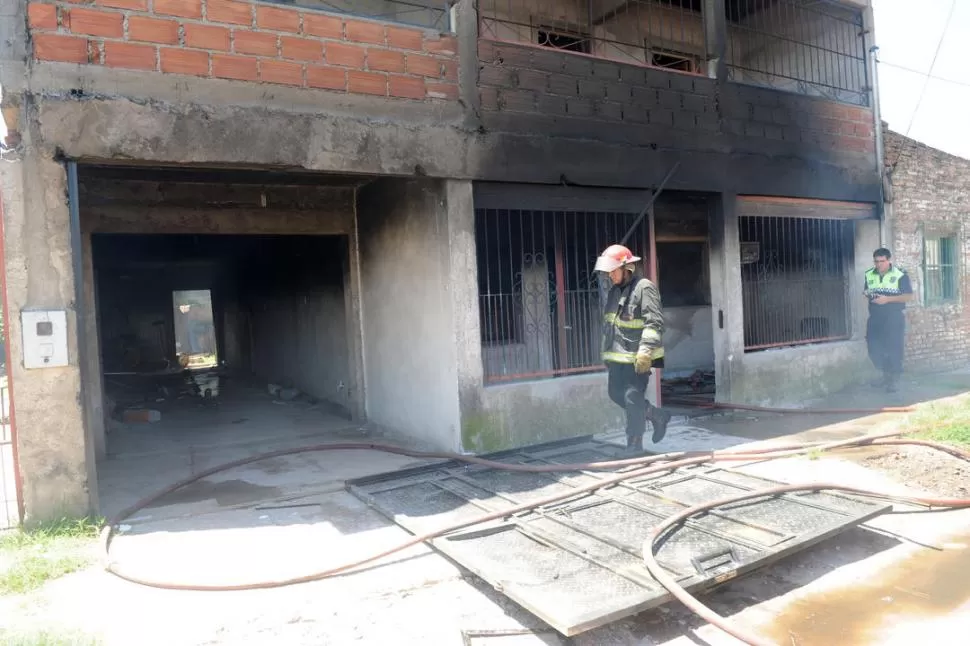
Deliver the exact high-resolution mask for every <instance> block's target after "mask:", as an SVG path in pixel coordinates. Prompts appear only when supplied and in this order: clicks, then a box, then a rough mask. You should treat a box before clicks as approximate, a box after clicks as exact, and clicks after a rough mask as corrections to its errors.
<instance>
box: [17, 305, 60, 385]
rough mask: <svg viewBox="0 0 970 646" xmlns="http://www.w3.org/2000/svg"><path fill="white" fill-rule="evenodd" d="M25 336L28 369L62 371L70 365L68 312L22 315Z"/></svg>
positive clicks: (25, 363) (30, 312)
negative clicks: (61, 368)
mask: <svg viewBox="0 0 970 646" xmlns="http://www.w3.org/2000/svg"><path fill="white" fill-rule="evenodd" d="M20 321H21V323H22V325H23V337H24V368H27V369H28V370H29V369H31V368H58V367H63V366H66V365H68V363H67V311H66V310H34V311H23V312H21V313H20Z"/></svg>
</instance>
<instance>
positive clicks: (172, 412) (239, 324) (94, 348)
mask: <svg viewBox="0 0 970 646" xmlns="http://www.w3.org/2000/svg"><path fill="white" fill-rule="evenodd" d="M79 179H80V182H79V184H80V219H81V229H82V238H83V240H84V245H85V249H84V252H85V253H84V255H85V257H86V258H85V265H86V271H85V272H84V279H85V292H86V296H87V300H88V302H89V303H91V304H92V306H91V308H90V309H91V310H93V316H90V317H88V318H87V320H86V334H87V338H88V340H89V341H90V343H88V344H87V346H86V347H87V348H88V350H89V352H90V354H91V355H92V356H91V360H90V361H89V363H88V375H89V379H88V383H89V384H91V385H92V387H91V388H90V389H89V390H88V391H87V393H86V397H88V398H89V403H92V402H94V403H97V402H98V401H100V403H101V404H102V406H101V407H102V411H101V414H100V415H95V416H92V417H96V418H98V419H95V423H94V424H92V426H93V427H94V429H93V433H92V434H91V435H92V436H95V437H94V438H93V439H94V441H96V442H97V440H98V438H97V437H96V435H97V433H98V431H99V430H100V429H98V428H97V427H98V423H99V422H100V423H102V424H103V436H102V437H101V442H102V446H103V450H102V451H101V455H100V456H99V457H100V460H99V465H98V479H99V488H100V494H101V507H102V510H104V511H109V512H110V511H111V510H115V509H117V508H119V507H120V506H123V505H125V504H130V502H131V500H132V499H133V498H135V497H137V496H139V495H144V494H145V493H146V492H147V491H150V490H152V489H155V488H157V487H158V486H161V485H164V484H166V483H168V482H171V481H172V480H174V479H177V478H179V477H184V476H185V475H188V474H190V473H193V472H196V471H197V470H198V469H199V468H203V467H202V465H207V466H211V465H213V464H218V463H222V462H226V461H230V460H233V459H237V458H238V457H241V456H243V455H251V454H252V453H257V452H262V451H268V450H277V449H282V448H290V447H295V446H302V445H306V444H312V443H318V442H320V441H326V438H327V436H330V437H334V436H345V435H346V434H347V433H352V432H356V430H357V429H359V428H360V424H361V421H362V419H361V417H362V415H361V413H362V401H361V400H362V392H361V390H362V389H361V388H360V386H359V384H360V373H361V368H360V351H359V348H360V337H359V334H360V324H359V319H358V317H359V313H358V312H359V308H357V307H355V306H354V303H355V300H356V299H357V298H359V297H358V295H357V293H356V289H355V287H354V285H355V276H356V269H355V262H354V259H353V257H352V249H353V248H354V245H355V238H354V237H353V236H354V231H353V226H352V223H353V213H354V197H355V190H356V185H355V184H353V183H351V184H349V185H343V184H341V183H340V182H341V180H340V179H339V178H324V179H320V178H310V179H306V178H301V177H283V178H280V177H273V178H270V177H269V176H268V175H266V174H259V173H252V172H245V173H230V172H216V171H206V172H199V171H194V172H177V173H176V172H173V171H171V169H166V170H164V171H155V173H153V172H152V171H149V170H142V169H88V172H87V173H85V168H84V167H81V168H80V169H79ZM342 181H350V182H353V181H354V180H353V179H350V180H348V179H346V178H344V179H343V180H342ZM308 184H309V185H308ZM92 328H93V329H92ZM98 386H100V388H98ZM95 398H97V399H95ZM89 419H90V418H89Z"/></svg>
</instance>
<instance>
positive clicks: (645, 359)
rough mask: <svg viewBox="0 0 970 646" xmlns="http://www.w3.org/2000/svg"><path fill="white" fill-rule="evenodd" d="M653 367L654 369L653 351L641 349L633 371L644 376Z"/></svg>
mask: <svg viewBox="0 0 970 646" xmlns="http://www.w3.org/2000/svg"><path fill="white" fill-rule="evenodd" d="M651 367H653V351H652V350H647V349H645V348H640V351H639V352H638V353H637V359H636V361H635V362H634V364H633V369H634V370H636V373H637V374H638V375H642V374H644V373H645V372H649V371H650V368H651Z"/></svg>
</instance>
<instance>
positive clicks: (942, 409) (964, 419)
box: [907, 397, 970, 447]
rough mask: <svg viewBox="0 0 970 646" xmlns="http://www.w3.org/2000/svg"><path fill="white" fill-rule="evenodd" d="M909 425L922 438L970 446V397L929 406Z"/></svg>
mask: <svg viewBox="0 0 970 646" xmlns="http://www.w3.org/2000/svg"><path fill="white" fill-rule="evenodd" d="M907 426H908V427H909V429H910V433H912V435H913V436H915V437H918V438H920V439H923V440H933V441H934V442H944V443H946V444H953V445H956V446H961V447H970V397H961V398H960V399H959V400H957V401H955V402H945V403H939V404H932V405H930V406H927V407H926V408H923V409H921V410H920V411H919V412H918V413H915V414H914V415H913V417H912V418H911V420H910V422H909V424H908V425H907Z"/></svg>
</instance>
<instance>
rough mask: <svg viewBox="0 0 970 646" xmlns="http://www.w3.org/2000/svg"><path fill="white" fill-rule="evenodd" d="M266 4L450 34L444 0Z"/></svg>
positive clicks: (447, 6) (285, 1)
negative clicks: (317, 10) (375, 20)
mask: <svg viewBox="0 0 970 646" xmlns="http://www.w3.org/2000/svg"><path fill="white" fill-rule="evenodd" d="M260 1H261V2H265V3H268V4H281V5H286V6H290V7H303V8H306V9H319V10H320V11H328V12H330V13H337V14H345V15H347V16H357V17H360V18H374V19H377V20H383V21H385V22H394V23H400V24H403V25H412V26H415V27H425V28H428V29H435V30H437V31H441V32H447V31H451V5H453V4H454V2H453V1H450V2H449V1H447V0H260Z"/></svg>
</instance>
